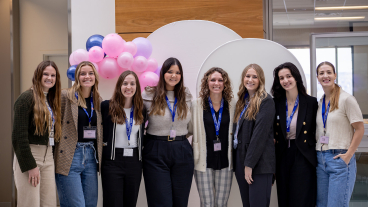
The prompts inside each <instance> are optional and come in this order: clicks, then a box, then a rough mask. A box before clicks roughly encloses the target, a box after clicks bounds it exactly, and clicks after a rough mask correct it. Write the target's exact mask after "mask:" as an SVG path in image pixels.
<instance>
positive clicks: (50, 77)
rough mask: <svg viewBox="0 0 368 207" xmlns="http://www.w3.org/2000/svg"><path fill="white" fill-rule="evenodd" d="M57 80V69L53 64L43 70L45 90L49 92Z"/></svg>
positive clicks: (42, 80) (42, 79)
mask: <svg viewBox="0 0 368 207" xmlns="http://www.w3.org/2000/svg"><path fill="white" fill-rule="evenodd" d="M55 82H56V70H55V68H54V67H52V66H51V65H49V66H47V67H46V68H45V69H44V70H43V72H42V78H41V85H42V88H43V91H44V92H48V91H49V89H50V88H52V87H54V85H55Z"/></svg>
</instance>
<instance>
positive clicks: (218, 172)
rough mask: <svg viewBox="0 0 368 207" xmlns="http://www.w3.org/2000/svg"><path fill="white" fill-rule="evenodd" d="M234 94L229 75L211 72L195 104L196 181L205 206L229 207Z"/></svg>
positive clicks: (193, 128)
mask: <svg viewBox="0 0 368 207" xmlns="http://www.w3.org/2000/svg"><path fill="white" fill-rule="evenodd" d="M232 99H233V92H232V88H231V82H230V78H229V76H228V74H227V73H226V72H225V71H224V70H223V69H221V68H218V67H213V68H211V69H209V70H208V71H207V72H206V73H205V74H204V77H203V78H202V83H201V91H200V92H199V98H198V99H197V100H194V101H193V103H192V121H191V123H192V124H191V129H190V132H193V154H194V169H195V171H194V178H195V181H196V183H197V187H198V192H199V196H200V200H201V207H204V206H218V207H220V206H227V201H228V199H229V194H230V189H231V182H232V178H233V174H232V170H231V169H232V153H231V148H232V138H231V135H232V134H231V132H232V130H231V129H232V128H231V127H232V124H233V115H234V106H235V102H233V100H232Z"/></svg>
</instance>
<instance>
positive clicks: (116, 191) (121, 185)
mask: <svg viewBox="0 0 368 207" xmlns="http://www.w3.org/2000/svg"><path fill="white" fill-rule="evenodd" d="M123 155H124V149H122V148H116V150H115V160H110V159H102V163H101V179H102V191H103V206H105V207H114V206H119V207H122V206H123V207H135V206H136V205H137V199H138V192H139V186H140V184H141V179H142V162H141V161H139V155H138V148H134V149H133V157H124V156H123Z"/></svg>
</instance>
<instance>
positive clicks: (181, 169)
mask: <svg viewBox="0 0 368 207" xmlns="http://www.w3.org/2000/svg"><path fill="white" fill-rule="evenodd" d="M142 155H143V177H144V183H145V186H146V195H147V203H148V206H149V207H157V206H160V207H172V206H173V207H186V206H188V198H189V192H190V187H191V185H192V180H193V172H194V160H193V149H192V146H190V144H189V142H188V140H187V139H184V140H182V141H172V142H169V141H162V140H151V139H150V140H147V142H146V143H145V146H144V149H143V153H142Z"/></svg>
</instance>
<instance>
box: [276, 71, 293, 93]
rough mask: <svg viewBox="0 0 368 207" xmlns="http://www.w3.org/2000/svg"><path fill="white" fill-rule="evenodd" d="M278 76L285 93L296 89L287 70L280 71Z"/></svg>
mask: <svg viewBox="0 0 368 207" xmlns="http://www.w3.org/2000/svg"><path fill="white" fill-rule="evenodd" d="M278 76H279V80H280V85H281V86H282V88H284V89H285V91H290V90H295V89H297V88H296V87H297V86H296V81H295V78H294V76H293V75H292V74H291V71H290V70H289V69H288V68H283V69H281V70H280V71H279V73H278Z"/></svg>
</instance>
